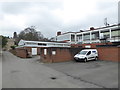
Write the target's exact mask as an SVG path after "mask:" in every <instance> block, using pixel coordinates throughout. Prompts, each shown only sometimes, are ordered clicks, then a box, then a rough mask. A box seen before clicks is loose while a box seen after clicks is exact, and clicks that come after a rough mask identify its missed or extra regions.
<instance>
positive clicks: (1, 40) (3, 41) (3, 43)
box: [0, 36, 8, 48]
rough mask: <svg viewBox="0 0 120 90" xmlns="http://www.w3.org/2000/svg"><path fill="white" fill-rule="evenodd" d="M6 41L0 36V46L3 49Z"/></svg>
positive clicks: (5, 38)
mask: <svg viewBox="0 0 120 90" xmlns="http://www.w3.org/2000/svg"><path fill="white" fill-rule="evenodd" d="M7 39H8V37H5V36H0V46H2V48H3V47H5V45H6V44H7V42H8V41H7Z"/></svg>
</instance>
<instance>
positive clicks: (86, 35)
mask: <svg viewBox="0 0 120 90" xmlns="http://www.w3.org/2000/svg"><path fill="white" fill-rule="evenodd" d="M54 40H56V41H68V42H69V43H70V44H77V43H79V44H89V43H101V42H102V41H104V40H105V41H106V42H119V41H120V26H119V25H112V26H107V27H102V28H96V29H94V28H92V29H90V30H86V31H84V32H68V33H63V34H61V35H58V36H56V37H55V39H54Z"/></svg>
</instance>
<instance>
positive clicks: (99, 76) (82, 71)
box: [44, 60, 118, 88]
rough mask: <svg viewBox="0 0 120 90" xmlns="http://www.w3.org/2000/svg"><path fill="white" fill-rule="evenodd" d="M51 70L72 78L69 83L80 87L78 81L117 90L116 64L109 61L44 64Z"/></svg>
mask: <svg viewBox="0 0 120 90" xmlns="http://www.w3.org/2000/svg"><path fill="white" fill-rule="evenodd" d="M44 65H46V66H48V67H50V68H52V69H55V70H57V71H59V72H62V73H64V74H66V75H67V76H69V77H72V78H73V79H74V80H73V81H71V82H73V83H75V84H76V85H80V84H81V83H80V81H82V82H85V83H89V84H92V85H96V86H98V87H102V88H118V63H117V62H110V61H99V60H98V61H89V62H87V63H84V62H75V61H70V62H62V63H46V64H44Z"/></svg>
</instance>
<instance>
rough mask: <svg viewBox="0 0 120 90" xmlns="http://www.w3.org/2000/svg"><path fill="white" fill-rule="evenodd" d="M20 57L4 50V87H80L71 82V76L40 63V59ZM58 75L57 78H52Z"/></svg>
mask: <svg viewBox="0 0 120 90" xmlns="http://www.w3.org/2000/svg"><path fill="white" fill-rule="evenodd" d="M38 58H39V57H37V58H33V59H32V58H31V59H32V60H31V59H20V58H18V57H16V56H14V55H12V54H11V53H9V52H3V62H2V65H3V67H2V70H3V73H2V75H3V76H2V78H3V81H2V82H3V83H2V87H3V88H80V86H78V85H75V84H73V83H71V82H69V79H70V77H67V76H66V75H65V74H63V73H61V72H58V71H56V70H54V69H51V68H49V67H46V66H44V65H42V64H40V63H37V62H33V60H36V59H38ZM51 77H56V78H57V79H51Z"/></svg>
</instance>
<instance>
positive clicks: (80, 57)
mask: <svg viewBox="0 0 120 90" xmlns="http://www.w3.org/2000/svg"><path fill="white" fill-rule="evenodd" d="M74 59H75V60H76V61H85V62H87V61H88V60H97V59H98V52H97V50H96V49H84V50H82V51H80V52H79V53H78V54H76V55H75V56H74Z"/></svg>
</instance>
